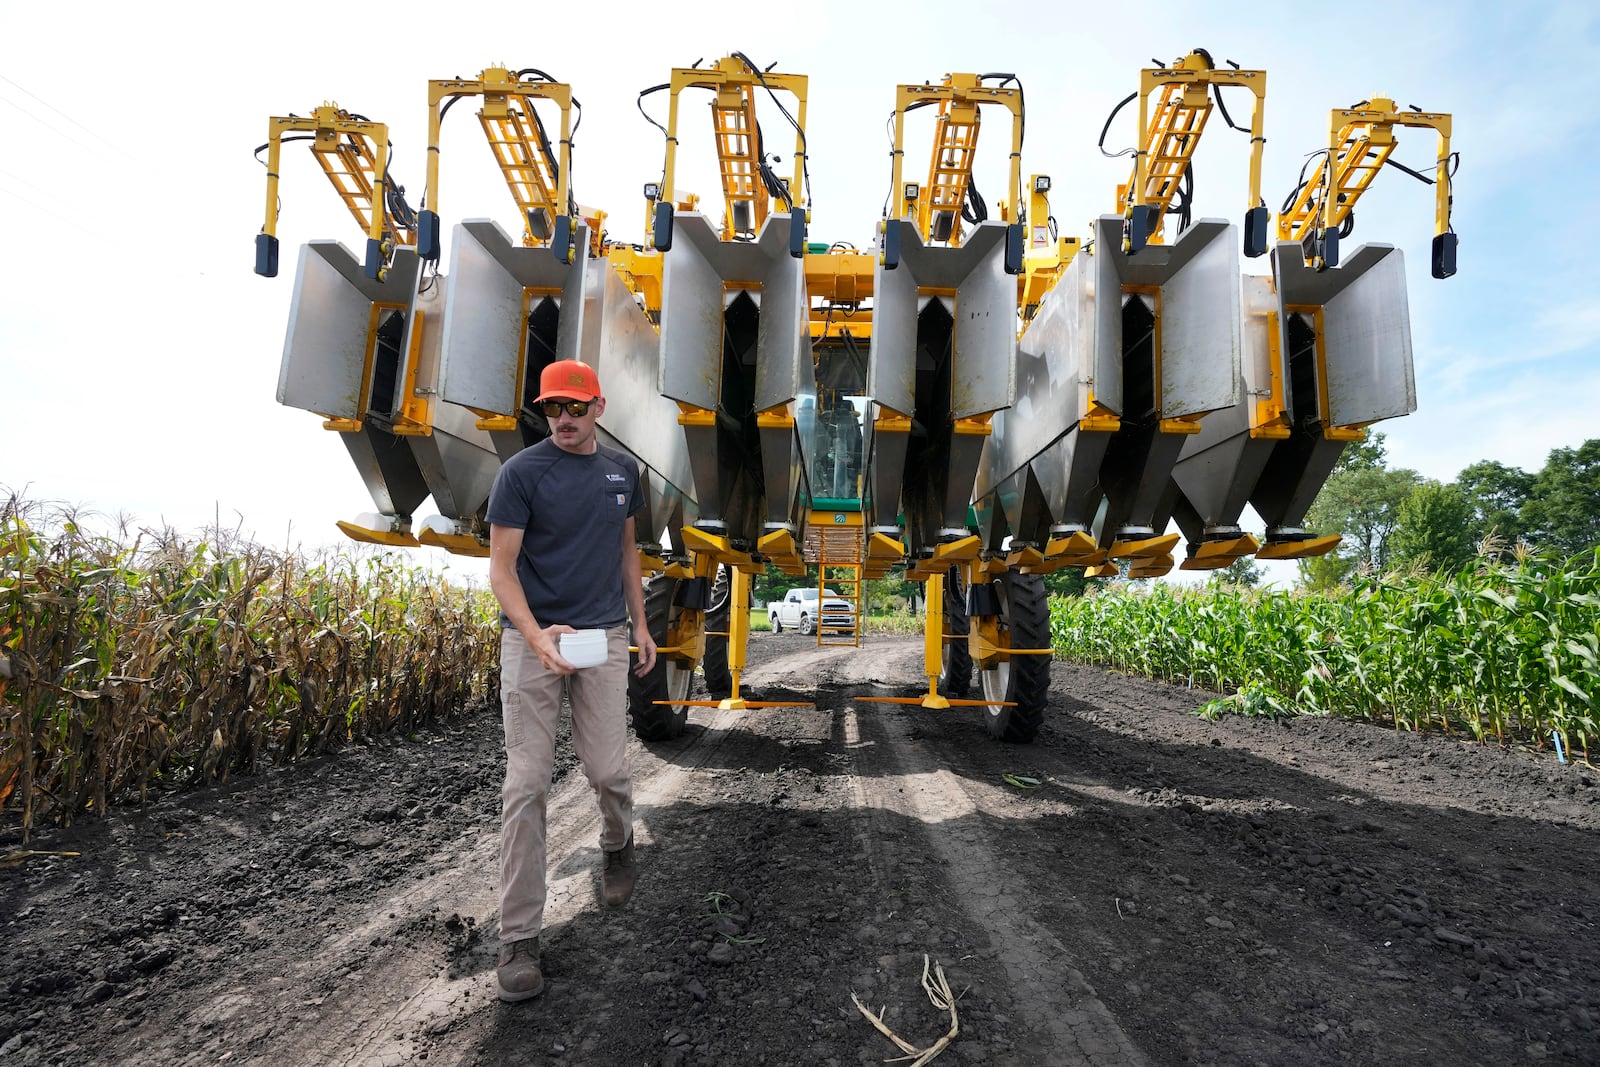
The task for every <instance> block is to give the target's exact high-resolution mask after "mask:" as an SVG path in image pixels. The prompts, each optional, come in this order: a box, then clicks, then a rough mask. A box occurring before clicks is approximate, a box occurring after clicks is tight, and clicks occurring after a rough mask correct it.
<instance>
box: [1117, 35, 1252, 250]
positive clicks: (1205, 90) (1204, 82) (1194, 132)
mask: <svg viewBox="0 0 1600 1067" xmlns="http://www.w3.org/2000/svg"><path fill="white" fill-rule="evenodd" d="M1213 85H1217V86H1229V85H1239V86H1243V87H1245V88H1247V89H1249V90H1250V92H1251V94H1252V95H1253V98H1254V99H1253V101H1252V103H1251V107H1250V189H1249V193H1248V202H1247V203H1246V204H1245V207H1246V208H1247V209H1248V208H1254V207H1256V206H1257V205H1259V204H1260V203H1261V149H1262V146H1263V145H1264V144H1265V143H1266V138H1265V137H1264V136H1263V135H1262V111H1263V110H1264V108H1265V104H1266V95H1267V72H1266V71H1264V70H1216V69H1214V68H1213V67H1212V66H1211V63H1210V61H1209V60H1207V59H1206V57H1205V56H1203V55H1201V54H1200V53H1199V52H1190V53H1189V54H1188V55H1186V56H1184V57H1183V58H1182V59H1180V60H1178V61H1177V62H1176V63H1174V64H1173V65H1172V66H1171V67H1165V68H1147V69H1145V70H1143V71H1140V73H1139V130H1140V134H1141V136H1142V137H1143V138H1144V140H1143V141H1141V142H1140V144H1139V147H1138V148H1137V150H1136V151H1135V152H1134V156H1133V174H1132V176H1131V177H1130V178H1129V179H1128V183H1127V184H1126V185H1121V186H1118V187H1117V213H1118V214H1121V215H1126V214H1128V213H1129V212H1130V211H1131V210H1132V208H1133V207H1135V206H1137V205H1146V204H1148V205H1151V206H1153V207H1154V208H1155V209H1156V217H1155V222H1154V226H1153V229H1152V231H1151V235H1150V243H1151V244H1160V243H1161V242H1162V241H1163V239H1164V238H1163V236H1162V228H1163V224H1164V220H1165V219H1166V213H1167V209H1168V208H1169V207H1171V206H1172V201H1173V198H1174V197H1176V196H1177V194H1178V187H1179V185H1180V183H1181V181H1182V179H1183V175H1184V172H1186V171H1187V170H1188V169H1189V163H1190V161H1191V159H1192V158H1193V156H1194V150H1195V148H1196V147H1197V146H1198V144H1199V142H1200V135H1201V133H1202V132H1204V130H1205V125H1206V119H1207V118H1209V117H1210V115H1211V109H1212V108H1213V107H1214V106H1215V105H1214V104H1213V103H1212V96H1211V87H1212V86H1213ZM1157 89H1160V90H1161V99H1160V100H1159V101H1158V102H1157V103H1156V104H1155V106H1154V109H1153V111H1154V114H1152V113H1151V112H1152V107H1151V97H1152V96H1153V95H1154V93H1155V91H1156V90H1157Z"/></svg>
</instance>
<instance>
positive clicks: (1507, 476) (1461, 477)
mask: <svg viewBox="0 0 1600 1067" xmlns="http://www.w3.org/2000/svg"><path fill="white" fill-rule="evenodd" d="M1533 481H1534V476H1533V475H1532V474H1530V473H1529V472H1527V471H1525V470H1523V469H1522V468H1521V467H1508V466H1506V465H1505V464H1504V463H1498V462H1496V461H1495V460H1492V459H1485V460H1481V461H1479V462H1477V463H1474V464H1473V465H1472V466H1470V467H1467V468H1465V469H1463V470H1462V472H1461V473H1460V474H1458V475H1456V481H1455V485H1456V488H1458V489H1460V490H1461V493H1462V495H1463V496H1464V497H1466V500H1467V506H1468V507H1469V508H1471V510H1472V518H1471V520H1470V527H1471V536H1472V539H1473V541H1475V542H1481V541H1482V540H1483V539H1484V538H1485V537H1488V536H1490V535H1491V534H1492V535H1493V536H1494V537H1495V538H1496V539H1498V540H1499V541H1501V542H1502V543H1503V544H1504V550H1505V552H1507V553H1508V554H1509V552H1510V550H1511V549H1512V548H1513V547H1515V546H1516V543H1517V542H1518V541H1520V540H1523V539H1524V538H1525V536H1526V533H1525V531H1524V529H1523V524H1522V509H1523V508H1524V507H1525V506H1526V505H1527V503H1528V497H1529V496H1530V495H1531V494H1532V493H1533Z"/></svg>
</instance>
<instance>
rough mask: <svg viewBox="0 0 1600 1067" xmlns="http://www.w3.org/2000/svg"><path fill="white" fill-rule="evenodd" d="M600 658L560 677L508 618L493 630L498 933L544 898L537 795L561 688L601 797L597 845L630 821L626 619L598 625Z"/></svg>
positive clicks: (541, 795) (528, 920)
mask: <svg viewBox="0 0 1600 1067" xmlns="http://www.w3.org/2000/svg"><path fill="white" fill-rule="evenodd" d="M606 652H607V656H606V661H605V662H604V663H602V664H601V665H599V666H598V667H586V668H584V669H582V670H580V671H578V672H577V673H576V674H572V675H568V676H565V677H563V676H562V675H559V674H551V673H550V672H549V671H547V670H545V667H544V664H543V663H540V662H539V657H538V656H537V655H535V654H534V651H533V649H531V648H529V647H528V643H527V642H526V641H524V640H523V639H522V635H521V634H520V633H518V632H517V630H516V629H515V628H514V627H513V628H508V629H505V630H503V631H501V634H500V702H501V705H502V711H503V717H504V721H505V740H506V782H505V787H504V788H503V789H502V790H501V794H500V801H501V807H500V813H501V814H500V941H501V943H502V944H509V943H511V942H512V941H520V940H522V939H523V938H525V937H535V936H537V935H538V933H539V930H540V928H541V927H542V925H543V920H544V903H545V893H546V884H545V800H546V798H547V797H548V796H549V793H550V776H551V774H552V773H553V771H554V768H555V754H556V722H557V720H558V719H559V717H560V714H561V693H562V690H563V688H565V689H566V690H567V692H568V693H569V694H570V696H571V700H572V747H573V749H574V751H576V753H577V755H578V759H579V760H581V761H582V763H583V773H584V775H585V776H586V777H587V778H588V779H589V784H590V785H591V786H593V787H594V791H595V794H596V796H597V798H598V799H599V802H600V847H601V848H602V849H605V850H606V851H608V852H614V851H616V850H617V849H619V848H621V847H622V846H623V845H625V844H627V843H628V835H629V834H630V833H632V831H633V771H632V768H631V767H630V766H629V765H628V759H627V755H626V753H627V744H628V628H627V626H626V625H623V626H614V627H612V628H611V629H610V630H607V631H606Z"/></svg>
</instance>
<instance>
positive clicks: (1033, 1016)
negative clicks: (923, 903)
mask: <svg viewBox="0 0 1600 1067" xmlns="http://www.w3.org/2000/svg"><path fill="white" fill-rule="evenodd" d="M839 666H840V667H842V668H843V669H842V670H839V669H834V670H830V671H829V672H828V673H829V675H830V677H829V678H828V682H829V683H831V684H832V685H833V686H838V687H841V688H843V689H845V690H849V689H859V688H862V687H864V686H866V685H873V686H875V687H884V686H888V687H892V688H895V689H898V690H903V689H904V688H905V687H906V686H907V685H915V684H916V683H917V681H918V679H919V677H920V676H921V672H922V647H921V643H920V642H917V643H916V644H915V645H914V646H912V647H910V648H905V647H899V648H895V649H893V650H892V651H889V652H888V653H887V654H886V655H883V656H881V657H879V658H877V659H875V660H873V661H868V662H864V663H861V664H859V665H846V664H842V663H841V664H840V665H839ZM862 668H865V670H863V669H862ZM824 669H825V670H826V669H827V667H826V666H825V667H824ZM821 684H822V683H821V682H820V680H819V686H820V685H821ZM845 696H846V699H848V696H847V694H845ZM891 709H892V710H891ZM906 714H907V713H906V712H903V711H901V710H899V708H897V707H896V706H894V705H882V704H867V705H861V704H854V703H852V704H850V705H849V706H848V708H847V710H846V711H845V713H844V732H845V740H846V745H847V748H848V749H849V750H850V751H851V752H852V754H853V759H854V762H855V764H856V766H855V767H853V768H852V775H851V778H852V781H851V788H852V792H853V794H854V799H855V803H856V805H857V806H858V807H860V808H862V809H863V810H866V811H868V812H871V813H872V815H873V819H874V823H875V824H881V823H883V822H884V821H885V818H886V817H888V816H892V817H894V818H895V820H896V821H898V820H908V821H910V822H912V823H916V824H919V825H920V826H921V827H922V828H923V834H922V836H923V838H924V841H925V847H926V848H927V849H928V851H930V852H931V853H933V854H934V855H935V856H936V857H937V860H938V863H939V866H940V867H941V868H942V873H943V877H944V878H946V879H948V881H949V884H950V889H951V891H952V893H953V895H954V896H955V897H956V898H957V899H959V900H960V901H961V902H962V907H963V910H964V911H965V913H966V915H967V917H968V919H969V920H970V921H971V923H972V924H973V925H974V926H977V927H980V928H982V929H983V930H984V931H985V932H986V933H987V935H988V937H989V940H990V942H991V944H992V946H993V947H994V949H995V950H996V952H997V955H998V958H999V961H1000V963H1001V965H1002V966H1003V968H1004V972H1005V975H1006V978H1007V980H1008V981H1009V983H1010V985H1011V987H1012V988H1011V993H1010V995H1009V996H1008V997H1007V998H1006V999H1007V1000H1008V1001H1009V1003H1010V1004H1011V1006H1012V1008H1013V1011H1014V1012H1015V1014H1016V1015H1018V1016H1020V1018H1021V1021H1022V1022H1023V1023H1024V1024H1025V1025H1026V1026H1027V1028H1029V1029H1030V1030H1032V1031H1033V1032H1034V1033H1035V1034H1037V1035H1038V1040H1039V1043H1038V1045H1037V1047H1036V1048H1035V1049H1034V1050H1033V1053H1032V1058H1031V1062H1034V1063H1038V1064H1043V1065H1061V1067H1080V1065H1095V1067H1121V1065H1143V1064H1146V1063H1147V1062H1148V1061H1147V1060H1146V1059H1145V1057H1144V1055H1143V1053H1141V1052H1140V1051H1139V1049H1138V1048H1137V1047H1136V1046H1135V1045H1134V1044H1133V1042H1132V1041H1131V1040H1130V1039H1129V1038H1128V1036H1127V1035H1126V1034H1125V1033H1124V1032H1123V1031H1122V1028H1121V1027H1120V1026H1119V1025H1118V1023H1117V1020H1116V1017H1115V1015H1114V1014H1113V1013H1112V1012H1111V1011H1110V1009H1109V1008H1107V1007H1106V1005H1105V1004H1104V1003H1103V1002H1102V1001H1101V1000H1100V999H1099V997H1098V996H1097V995H1096V993H1095V990H1094V988H1093V986H1091V985H1090V983H1089V982H1088V981H1087V980H1086V979H1085V978H1084V976H1083V973H1082V972H1081V971H1080V970H1079V969H1078V967H1077V966H1076V965H1075V964H1074V961H1073V958H1072V953H1071V952H1070V951H1069V950H1068V949H1067V947H1066V946H1065V945H1064V944H1063V943H1062V942H1061V940H1060V939H1059V938H1057V937H1056V936H1055V935H1054V934H1052V933H1051V932H1050V931H1049V930H1047V929H1045V928H1044V927H1042V926H1040V924H1038V923H1037V922H1035V921H1033V920H1032V919H1031V918H1030V917H1029V907H1028V903H1027V901H1025V900H1024V899H1022V897H1021V896H1020V895H1018V894H1017V893H1015V892H1013V891H1012V890H1011V889H1010V888H1009V887H1008V885H1007V882H1006V880H1005V879H1004V877H1003V876H997V872H1003V871H1005V870H1006V869H1007V867H1006V864H1005V863H1004V862H1003V861H1001V860H1000V859H999V858H998V857H997V856H996V855H995V854H994V852H993V851H991V850H990V848H989V847H988V846H987V844H986V843H985V841H984V829H983V825H982V822H983V820H982V819H981V818H980V816H983V815H991V816H992V815H993V814H994V813H993V812H992V811H989V810H988V809H989V808H990V807H992V803H991V802H990V800H989V799H988V798H987V797H985V796H984V795H983V792H982V791H981V790H979V789H978V788H975V787H974V785H973V783H971V782H968V781H966V780H964V779H962V778H960V777H959V776H957V775H955V774H952V773H951V772H950V771H948V770H945V769H942V768H939V767H927V768H926V769H916V768H909V767H907V766H906V765H905V764H906V763H907V761H908V754H912V753H916V752H917V750H918V746H917V745H916V744H915V742H914V741H913V739H912V736H911V731H910V730H909V729H907V727H906V723H905V716H906ZM910 714H912V715H916V714H941V713H940V712H918V711H911V712H910ZM958 714H959V713H958ZM909 758H910V759H918V760H919V762H921V761H920V759H919V757H917V756H910V757H909ZM874 836H876V835H874ZM871 853H872V850H871V848H870V846H869V854H871ZM876 865H877V866H879V867H882V866H883V864H882V863H881V861H880V862H879V863H878V864H876ZM879 881H880V882H883V883H885V884H887V880H886V879H885V878H884V877H883V876H882V874H880V876H879ZM1043 991H1049V992H1048V994H1045V995H1042V996H1041V995H1040V994H1041V993H1042V992H1043Z"/></svg>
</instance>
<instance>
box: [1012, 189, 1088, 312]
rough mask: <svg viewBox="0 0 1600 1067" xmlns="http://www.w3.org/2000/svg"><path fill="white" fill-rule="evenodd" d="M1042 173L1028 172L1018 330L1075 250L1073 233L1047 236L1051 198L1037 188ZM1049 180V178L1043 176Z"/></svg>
mask: <svg viewBox="0 0 1600 1067" xmlns="http://www.w3.org/2000/svg"><path fill="white" fill-rule="evenodd" d="M1041 177H1042V175H1038V174H1031V175H1029V176H1028V190H1029V192H1028V235H1027V246H1026V248H1025V250H1024V252H1023V256H1022V273H1021V274H1019V275H1017V306H1018V307H1019V308H1021V310H1022V322H1021V323H1019V324H1018V327H1017V331H1018V333H1019V334H1020V333H1021V332H1022V330H1024V329H1026V328H1027V325H1028V323H1029V322H1031V321H1032V320H1033V316H1034V314H1035V313H1036V312H1037V311H1038V310H1039V304H1040V303H1041V302H1043V300H1044V298H1045V294H1046V293H1048V292H1049V291H1050V290H1051V289H1054V288H1055V284H1056V282H1057V281H1059V280H1060V279H1061V272H1062V271H1064V270H1066V269H1067V265H1068V264H1069V263H1071V262H1072V257H1073V256H1075V255H1077V254H1078V247H1079V242H1078V238H1076V237H1058V238H1056V239H1055V241H1053V242H1052V241H1051V240H1050V198H1049V195H1048V194H1047V192H1046V191H1045V190H1042V189H1040V188H1039V185H1040V181H1039V179H1040V178H1041ZM1046 182H1048V179H1046Z"/></svg>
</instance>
